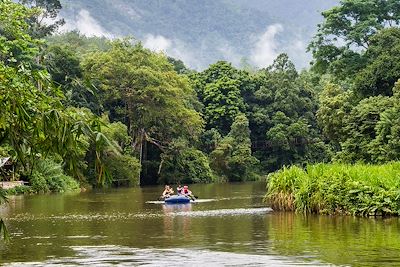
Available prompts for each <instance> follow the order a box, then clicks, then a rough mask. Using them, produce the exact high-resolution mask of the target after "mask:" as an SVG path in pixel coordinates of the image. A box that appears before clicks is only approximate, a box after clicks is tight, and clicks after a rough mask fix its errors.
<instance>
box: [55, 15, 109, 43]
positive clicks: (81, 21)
mask: <svg viewBox="0 0 400 267" xmlns="http://www.w3.org/2000/svg"><path fill="white" fill-rule="evenodd" d="M62 30H65V31H71V30H78V31H79V32H80V33H82V34H84V35H86V36H104V37H108V38H112V37H113V34H111V33H109V32H107V31H106V30H105V29H104V28H103V27H101V25H100V24H99V23H98V22H97V20H95V19H94V18H93V17H92V16H91V15H90V12H89V11H87V10H86V9H81V10H80V11H79V13H78V15H76V16H74V17H72V18H70V19H67V20H66V24H65V26H64V27H63V28H62Z"/></svg>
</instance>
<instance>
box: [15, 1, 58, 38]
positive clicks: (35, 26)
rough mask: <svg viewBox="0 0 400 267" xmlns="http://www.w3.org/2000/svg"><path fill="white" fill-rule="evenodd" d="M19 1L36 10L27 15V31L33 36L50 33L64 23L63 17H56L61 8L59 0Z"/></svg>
mask: <svg viewBox="0 0 400 267" xmlns="http://www.w3.org/2000/svg"><path fill="white" fill-rule="evenodd" d="M19 2H20V3H21V4H23V5H26V6H27V7H29V8H35V9H36V12H34V13H32V14H31V15H30V16H29V17H28V23H29V25H30V30H29V33H30V35H31V36H33V37H35V38H43V37H46V36H48V35H51V34H53V33H54V32H55V31H56V30H57V29H58V28H59V27H60V26H62V25H64V23H65V21H64V19H62V18H61V19H60V18H58V13H59V12H60V10H61V8H62V6H61V2H60V0H19Z"/></svg>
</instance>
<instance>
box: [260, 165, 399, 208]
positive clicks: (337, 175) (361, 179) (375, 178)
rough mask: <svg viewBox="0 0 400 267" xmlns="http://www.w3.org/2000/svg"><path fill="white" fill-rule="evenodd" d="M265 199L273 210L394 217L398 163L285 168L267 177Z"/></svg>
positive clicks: (397, 204)
mask: <svg viewBox="0 0 400 267" xmlns="http://www.w3.org/2000/svg"><path fill="white" fill-rule="evenodd" d="M265 200H266V201H267V202H268V203H269V205H271V207H272V208H273V209H275V210H289V211H297V212H303V213H321V214H350V215H360V216H384V215H396V216H398V215H400V162H393V163H389V164H384V165H367V164H354V165H349V164H339V163H334V164H324V163H321V164H316V165H309V166H307V167H306V168H305V169H302V168H300V167H297V166H292V167H289V168H286V167H285V168H283V169H282V170H280V171H277V172H275V173H272V174H270V175H269V176H268V182H267V194H266V196H265Z"/></svg>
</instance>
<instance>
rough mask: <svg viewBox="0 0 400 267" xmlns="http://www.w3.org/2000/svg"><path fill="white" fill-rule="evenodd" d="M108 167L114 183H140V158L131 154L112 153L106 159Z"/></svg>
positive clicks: (132, 184)
mask: <svg viewBox="0 0 400 267" xmlns="http://www.w3.org/2000/svg"><path fill="white" fill-rule="evenodd" d="M105 165H106V168H107V170H108V172H109V174H110V176H111V182H112V183H115V182H116V183H118V185H120V184H126V185H129V186H135V185H139V175H140V163H139V160H138V159H136V158H134V157H131V156H129V155H119V154H115V153H110V154H109V155H108V156H107V158H106V160H105Z"/></svg>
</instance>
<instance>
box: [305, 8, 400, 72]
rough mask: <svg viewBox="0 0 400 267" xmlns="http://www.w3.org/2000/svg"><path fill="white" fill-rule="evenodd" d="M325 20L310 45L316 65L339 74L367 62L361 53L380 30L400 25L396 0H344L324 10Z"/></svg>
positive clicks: (352, 70) (355, 68)
mask: <svg viewBox="0 0 400 267" xmlns="http://www.w3.org/2000/svg"><path fill="white" fill-rule="evenodd" d="M322 15H323V17H324V21H323V23H321V24H320V25H318V32H317V34H316V35H315V37H314V39H313V41H312V42H311V44H310V45H309V50H310V51H311V52H312V54H313V57H314V62H313V69H314V70H316V71H318V72H320V73H326V72H331V73H334V74H335V75H337V76H338V77H341V78H343V77H351V75H353V74H354V73H356V72H357V71H358V70H360V68H362V67H363V66H364V64H365V61H364V59H363V57H362V53H363V51H365V50H366V49H367V48H368V47H369V45H370V44H371V40H370V38H371V36H372V35H374V34H375V33H377V32H378V31H379V30H381V29H383V28H385V27H390V26H396V25H399V22H400V3H399V1H397V0H367V1H364V0H341V1H340V5H339V6H336V7H333V8H332V9H329V10H327V11H324V12H322Z"/></svg>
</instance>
